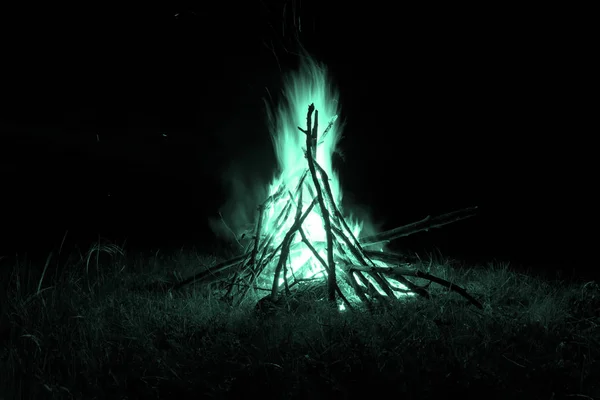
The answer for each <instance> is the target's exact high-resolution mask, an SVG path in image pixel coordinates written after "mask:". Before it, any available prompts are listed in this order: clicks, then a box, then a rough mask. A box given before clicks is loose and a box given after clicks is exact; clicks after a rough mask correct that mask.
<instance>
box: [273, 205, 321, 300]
mask: <svg viewBox="0 0 600 400" xmlns="http://www.w3.org/2000/svg"><path fill="white" fill-rule="evenodd" d="M316 204H317V199H314V200H313V201H312V202H311V203H310V205H309V206H308V208H307V209H306V211H305V212H304V214H303V215H302V217H301V218H299V219H297V220H296V221H295V222H294V225H292V227H291V228H290V230H289V231H288V232H287V233H286V234H285V238H283V242H282V247H281V255H280V256H279V262H278V263H277V267H276V268H275V274H274V277H273V287H272V289H271V298H272V299H273V300H275V299H276V298H277V289H278V288H279V284H278V281H279V275H280V274H281V269H282V268H283V263H284V262H286V260H287V257H288V255H289V253H290V244H291V243H292V239H293V237H294V234H295V233H296V231H297V230H298V228H299V227H300V226H302V224H303V223H304V220H305V219H306V217H308V214H310V213H311V211H312V209H313V207H314V206H315V205H316Z"/></svg>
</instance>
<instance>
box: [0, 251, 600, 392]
mask: <svg viewBox="0 0 600 400" xmlns="http://www.w3.org/2000/svg"><path fill="white" fill-rule="evenodd" d="M113 250H114V251H112V254H109V252H108V251H100V252H92V253H89V254H90V255H92V257H89V258H88V257H87V255H86V253H85V252H82V253H81V252H74V253H72V254H71V255H68V256H67V255H65V254H62V255H60V256H59V257H57V256H56V255H52V256H50V257H48V262H47V263H41V264H39V265H38V264H36V263H33V262H28V261H26V260H24V259H20V260H17V259H11V260H9V259H8V258H4V259H1V260H0V271H1V272H2V279H1V280H0V282H1V283H0V284H1V285H2V287H1V288H0V289H1V291H0V295H2V296H5V297H4V298H0V300H2V301H1V302H0V304H2V309H1V310H0V311H2V315H1V316H0V346H1V347H0V360H1V362H0V393H2V395H0V398H2V399H12V398H15V399H17V398H18V399H34V398H35V399H41V398H59V399H63V398H64V399H68V398H85V399H94V398H118V399H137V398H144V399H152V398H170V397H179V398H198V397H200V398H239V397H241V396H248V395H256V396H261V398H276V399H300V398H312V399H353V398H363V397H364V396H373V395H378V394H383V393H391V394H392V395H393V396H394V397H401V398H405V399H428V398H438V397H439V396H440V395H442V396H449V395H451V394H452V395H454V394H456V395H457V396H460V397H461V398H477V399H481V398H492V399H494V398H496V399H505V398H511V399H562V398H565V399H567V398H568V399H594V398H600V384H598V382H597V379H594V378H593V377H594V376H596V377H598V376H600V362H599V361H598V360H600V357H599V356H600V288H599V287H598V285H597V284H596V283H594V282H558V281H554V282H550V281H545V280H542V279H540V278H535V277H533V276H530V275H527V274H522V273H518V272H516V271H512V270H511V269H509V268H508V267H506V266H502V265H482V266H476V267H469V268H466V267H464V266H461V264H460V262H457V261H450V260H443V259H438V260H428V261H427V263H425V264H423V265H420V266H419V267H420V268H423V269H426V270H428V271H430V272H432V273H435V274H436V275H438V276H440V277H442V278H444V279H447V280H450V281H452V282H456V283H457V284H459V285H462V286H463V287H466V288H467V289H468V290H469V292H470V293H471V294H473V295H474V296H475V297H477V298H478V299H479V300H480V301H481V302H482V303H483V304H484V309H483V310H478V309H476V308H475V307H473V306H471V305H469V304H468V303H467V302H466V301H465V300H464V299H463V298H462V297H460V296H458V295H457V294H455V293H449V292H446V291H444V290H442V288H439V287H433V285H432V288H431V289H432V294H433V296H432V299H430V300H425V299H422V298H419V297H411V298H406V299H404V300H402V301H399V302H398V303H397V304H395V306H394V307H393V308H392V309H388V310H382V311H379V312H375V313H370V312H367V311H356V312H348V311H344V312H339V311H332V309H331V308H330V307H328V306H327V302H326V301H317V300H318V297H319V294H313V297H312V298H311V297H307V298H304V299H303V302H304V303H308V304H309V305H310V306H308V307H294V308H293V309H290V308H286V307H281V308H280V309H278V310H277V312H275V313H271V314H265V313H260V312H257V311H256V309H255V304H256V300H257V299H256V298H249V299H248V300H247V301H245V302H244V303H242V305H241V306H239V307H231V306H230V305H228V304H225V303H223V302H222V301H220V300H219V294H220V292H219V291H218V289H217V288H214V287H213V288H207V287H202V286H199V285H196V286H191V287H187V288H185V289H184V290H180V291H175V292H174V291H172V290H169V289H168V287H169V285H168V284H167V282H172V281H176V280H177V279H181V277H184V276H186V275H189V274H191V273H193V272H197V271H198V269H201V268H206V267H208V266H211V265H214V263H216V262H217V261H218V260H219V259H222V258H223V257H227V256H228V255H227V254H225V255H224V254H208V253H203V252H200V251H198V250H193V249H190V250H181V251H177V252H171V253H169V254H165V253H163V252H160V251H159V252H156V251H153V252H149V253H148V254H125V253H123V254H121V253H120V252H119V251H117V250H115V249H113ZM96 256H97V257H96ZM46 265H48V267H47V268H46V269H45V272H44V267H45V266H46ZM161 282H163V283H164V284H163V283H161Z"/></svg>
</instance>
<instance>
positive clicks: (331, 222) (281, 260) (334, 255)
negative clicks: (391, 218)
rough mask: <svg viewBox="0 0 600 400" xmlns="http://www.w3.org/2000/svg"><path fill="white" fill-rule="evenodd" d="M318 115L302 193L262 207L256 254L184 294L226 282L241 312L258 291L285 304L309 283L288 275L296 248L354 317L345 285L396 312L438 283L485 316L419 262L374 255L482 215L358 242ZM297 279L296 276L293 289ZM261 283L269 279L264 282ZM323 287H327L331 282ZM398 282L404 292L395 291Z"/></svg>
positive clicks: (448, 217) (223, 266)
mask: <svg viewBox="0 0 600 400" xmlns="http://www.w3.org/2000/svg"><path fill="white" fill-rule="evenodd" d="M313 115H314V123H313ZM318 115H319V114H318V111H317V110H315V107H314V105H313V104H311V105H310V106H309V107H308V113H307V117H306V124H307V127H306V129H302V128H300V127H298V129H300V130H301V131H302V132H303V133H304V134H305V135H306V160H307V163H308V168H307V169H306V170H305V171H304V173H303V175H302V176H301V178H300V180H299V183H298V185H297V187H295V188H293V190H290V188H288V187H287V186H286V182H283V183H282V184H281V185H280V187H279V188H278V190H277V191H276V192H275V193H274V194H273V195H272V196H270V197H269V198H268V199H267V200H266V201H265V202H264V203H263V204H261V205H260V206H259V207H258V219H257V222H256V225H255V231H254V237H253V240H252V243H251V246H249V248H248V249H247V250H246V251H245V252H244V254H242V255H240V256H238V257H235V258H233V259H230V260H227V261H225V262H222V263H220V264H218V265H215V266H213V267H211V268H209V269H207V270H205V271H202V272H200V273H198V274H196V275H194V276H191V277H189V278H187V279H185V280H183V281H181V282H180V283H179V284H178V285H177V287H176V288H182V287H184V286H186V285H189V284H191V283H194V282H201V283H212V282H216V281H223V282H225V283H226V285H225V289H226V293H225V298H226V299H228V300H230V301H232V302H233V303H237V304H240V303H241V302H242V301H243V300H244V299H245V298H246V296H247V294H248V292H249V291H250V289H254V290H261V289H262V290H269V291H270V294H269V295H268V296H267V297H266V298H265V299H269V301H271V302H276V301H277V299H278V298H279V296H281V295H282V294H284V295H290V294H291V291H290V288H292V287H293V286H294V285H297V284H298V283H300V282H302V281H305V280H306V278H296V277H295V276H293V273H292V274H290V273H289V271H288V269H289V265H288V263H289V258H290V252H291V251H292V250H294V249H293V248H294V247H295V246H306V247H307V248H308V249H309V250H310V251H311V253H312V255H313V256H314V259H315V260H317V262H318V263H319V264H320V265H321V266H322V267H323V270H324V275H325V277H326V285H327V297H328V299H329V300H330V301H331V302H336V301H337V298H338V297H339V298H340V299H341V300H342V301H343V303H344V305H345V306H346V308H348V309H353V306H352V304H351V302H350V301H349V300H348V298H347V295H346V293H344V292H343V291H342V290H341V289H340V285H339V281H340V279H343V280H345V281H346V282H347V283H348V284H349V285H350V287H351V288H352V289H353V292H354V294H355V295H356V296H357V298H358V299H360V301H361V302H362V303H364V304H366V305H367V306H372V305H373V304H374V302H380V303H383V304H384V305H389V304H391V302H392V301H394V300H397V299H398V296H397V295H396V293H395V292H398V291H401V292H406V293H414V294H417V295H420V296H423V297H425V298H429V297H430V294H429V291H428V287H429V285H430V284H431V282H435V283H437V284H439V285H442V286H444V287H446V288H447V289H448V290H452V291H454V292H456V293H458V294H460V295H462V296H463V297H464V298H466V299H467V300H468V301H469V302H470V303H471V304H473V305H474V306H476V307H478V308H482V306H481V304H480V303H479V302H478V301H477V300H476V299H475V298H473V297H472V296H471V295H469V294H468V293H467V291H466V290H465V289H463V288H461V287H459V286H457V285H455V284H452V283H450V282H448V281H446V280H444V279H441V278H438V277H436V276H433V275H431V274H428V273H425V272H422V271H419V270H418V269H415V268H413V267H412V266H411V263H412V261H414V260H413V259H411V258H409V257H407V256H404V255H401V254H396V253H390V252H384V251H374V250H368V249H367V248H369V247H372V246H374V245H380V244H383V243H388V242H390V241H392V240H395V239H398V238H400V237H404V236H408V235H411V234H414V233H417V232H421V231H427V230H429V229H432V228H438V227H441V226H443V225H447V224H450V223H453V222H456V221H459V220H462V219H465V218H468V217H471V216H473V215H474V214H475V211H476V209H477V207H470V208H466V209H462V210H458V211H453V212H450V213H447V214H443V215H440V216H437V217H433V218H431V217H429V216H428V217H426V218H424V219H422V220H420V221H417V222H414V223H412V224H408V225H405V226H401V227H398V228H395V229H392V230H389V231H385V232H381V233H378V234H376V235H372V236H366V237H361V238H360V239H359V238H356V237H355V235H354V234H353V232H352V230H351V229H350V227H349V226H348V224H347V223H346V221H345V219H344V217H343V216H342V214H341V212H340V210H339V208H338V206H337V204H336V201H335V199H334V196H333V194H332V191H331V187H330V185H329V177H328V176H327V173H326V171H325V170H324V169H323V168H322V167H321V166H320V165H319V164H318V163H317V162H316V160H315V155H316V148H317V144H318V138H317V129H318ZM332 124H333V121H331V122H330V123H329V125H328V126H327V129H326V130H325V131H324V133H323V136H324V135H326V134H327V132H328V131H329V129H330V128H331V126H332ZM305 185H306V186H305ZM304 189H308V190H304ZM304 193H309V194H310V196H311V198H310V199H308V206H307V207H306V208H305V207H304V203H303V202H304V200H305V199H303V195H304ZM286 196H287V197H288V200H287V203H286V205H285V206H284V207H282V210H281V212H280V213H279V215H278V216H277V218H276V219H275V223H274V228H273V229H270V232H263V221H264V217H265V211H267V210H269V208H270V207H272V206H273V205H274V204H278V203H280V202H281V201H282V200H283V199H284V198H285V197H286ZM303 210H304V211H303ZM315 211H317V212H318V213H319V215H320V217H321V219H322V221H323V227H324V231H325V243H314V242H311V241H310V240H309V238H308V236H307V234H306V232H305V230H304V227H303V224H304V222H305V220H306V218H307V217H308V215H309V214H310V213H311V212H315ZM289 218H293V219H294V222H293V224H292V225H291V227H290V228H289V229H288V230H287V232H286V233H285V235H281V233H282V230H283V229H284V227H285V226H286V225H289V222H290V221H289V220H288V219H289ZM286 222H287V224H286ZM296 235H300V238H301V241H297V240H294V239H295V238H296ZM281 236H283V240H281V241H279V242H277V238H279V237H281ZM317 249H326V257H325V258H324V257H322V256H321V254H319V251H318V250H317ZM382 264H383V265H384V266H382ZM270 274H272V276H267V277H266V279H269V280H270V281H271V285H270V286H271V287H270V288H264V287H260V286H259V282H260V281H264V280H265V275H270ZM290 275H292V277H291V278H292V281H291V282H290ZM259 278H261V279H260V281H259ZM368 278H370V279H368ZM409 278H421V279H425V280H428V281H429V283H428V284H427V285H424V286H419V285H417V284H415V283H414V282H412V281H411V280H410V279H409ZM320 279H323V275H321V278H320ZM281 280H283V283H281ZM391 281H395V282H397V283H399V284H400V285H392V284H390V282H391ZM400 287H401V288H402V289H401V288H400ZM282 292H283V293H282Z"/></svg>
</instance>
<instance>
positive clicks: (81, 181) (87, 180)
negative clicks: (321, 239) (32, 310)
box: [0, 0, 595, 274]
mask: <svg viewBox="0 0 600 400" xmlns="http://www.w3.org/2000/svg"><path fill="white" fill-rule="evenodd" d="M216 3H223V4H222V5H218V4H211V5H210V6H205V5H198V6H186V7H183V6H181V7H180V6H178V5H176V3H172V4H171V5H169V6H165V7H162V8H161V7H158V6H156V7H154V8H150V7H149V8H140V9H110V7H108V6H106V7H105V9H94V10H91V9H90V10H86V9H80V10H74V9H58V8H56V7H58V6H56V5H54V4H52V5H51V7H53V8H52V9H28V10H15V11H14V12H7V13H6V14H5V15H4V16H3V17H2V18H3V20H2V24H0V25H1V26H2V28H0V29H2V32H1V34H2V38H3V39H2V41H3V45H2V49H1V50H0V51H1V52H2V56H1V58H2V60H3V61H2V65H3V69H4V72H3V80H2V90H1V91H0V96H1V97H2V100H3V101H2V108H1V111H0V133H1V141H0V179H1V186H0V193H1V197H0V201H1V202H2V204H3V207H2V222H1V223H0V230H1V234H2V241H1V242H0V255H4V254H14V253H15V252H17V251H21V252H23V251H27V252H30V253H35V252H39V253H43V252H47V251H48V250H49V249H53V248H57V247H58V246H59V245H60V242H61V240H62V238H63V236H64V234H65V232H66V231H67V230H68V231H69V235H68V241H69V243H71V244H74V243H77V242H82V243H84V242H86V241H89V240H94V238H97V237H98V235H101V236H103V237H106V238H110V239H113V240H115V241H123V240H124V239H125V238H128V244H129V245H130V246H131V248H138V249H146V248H159V247H164V248H167V247H180V246H181V245H183V244H185V245H193V244H200V245H201V246H202V244H204V245H206V244H207V243H212V242H213V241H214V240H215V239H214V238H215V235H214V234H213V232H211V230H210V228H209V225H208V223H207V221H208V219H209V218H213V217H216V216H217V215H218V212H219V210H220V209H222V206H223V205H224V204H225V203H226V202H227V201H228V200H231V196H230V191H229V189H230V188H231V185H232V183H233V182H236V183H239V182H243V183H244V184H245V185H247V187H248V193H249V195H248V199H249V201H250V203H252V195H251V193H252V192H253V191H257V188H258V189H262V188H264V187H265V186H266V185H268V184H269V182H270V179H271V177H272V176H273V175H272V174H273V171H274V168H275V158H274V155H273V150H272V149H271V144H270V139H269V135H268V131H267V124H266V114H265V108H264V103H263V99H264V98H267V99H269V98H270V97H269V96H273V98H276V97H277V95H278V93H280V91H281V90H282V85H281V82H282V81H281V79H282V77H283V74H284V73H285V72H286V71H290V70H291V69H293V68H296V67H297V66H298V60H299V59H298V56H297V53H298V51H299V45H298V42H297V41H296V37H298V38H299V40H300V42H301V43H302V45H303V46H304V48H305V49H306V50H307V51H308V52H309V53H310V54H311V55H312V56H314V57H315V59H317V60H318V61H320V62H323V63H325V64H326V65H327V66H328V68H329V71H330V73H331V75H332V77H333V81H334V83H335V84H336V85H337V86H338V88H339V90H340V93H341V104H342V113H341V118H342V119H343V120H344V121H345V124H346V129H345V131H344V139H343V140H342V142H341V150H342V152H343V153H344V157H343V160H341V159H340V160H337V161H338V162H337V164H336V165H337V166H338V169H339V173H340V177H341V180H342V188H343V190H344V193H345V198H346V200H347V201H348V206H347V209H349V210H358V207H360V209H361V210H366V212H368V214H366V215H368V216H369V219H370V220H371V221H372V222H374V223H376V224H378V225H379V226H380V227H381V229H389V228H393V227H396V226H399V225H403V224H405V223H409V222H413V221H415V220H418V219H421V218H423V217H425V216H426V215H429V214H430V215H432V216H433V215H437V214H441V213H445V212H449V211H453V210H456V209H459V208H464V207H470V206H474V205H477V206H479V207H480V212H479V215H478V216H477V217H475V218H472V219H470V220H468V221H463V222H458V223H456V224H453V225H450V226H447V227H445V228H442V229H440V230H437V231H435V232H429V233H422V234H418V235H415V236H414V237H411V238H408V239H405V240H401V241H399V242H398V244H397V247H399V248H406V249H412V250H418V251H424V250H425V249H434V248H438V249H440V250H441V251H442V253H443V254H447V255H450V256H454V257H457V258H460V259H463V260H467V261H468V260H473V261H482V260H489V261H491V260H493V259H499V260H510V261H511V262H512V263H513V264H515V265H531V266H534V267H535V268H537V269H547V270H551V271H554V270H558V269H562V270H563V271H565V272H566V273H571V272H573V271H575V272H576V273H578V274H584V273H588V271H587V268H588V265H589V263H593V262H595V260H594V258H595V256H594V254H593V247H591V246H590V245H588V244H586V241H585V238H586V237H590V236H589V235H590V234H588V233H587V232H586V231H585V229H586V224H587V221H589V220H590V218H591V214H592V209H591V207H590V204H593V201H592V200H591V195H592V193H593V189H594V188H593V185H594V184H595V183H594V182H595V181H594V175H593V174H592V173H591V170H592V169H591V166H592V164H593V161H594V159H593V158H591V157H590V156H589V153H590V151H593V149H592V148H591V141H590V137H589V136H590V135H591V134H592V132H593V131H592V130H591V129H590V128H588V127H586V124H585V122H584V121H585V118H586V115H587V113H588V111H587V110H586V107H588V108H590V107H589V106H586V104H585V102H584V101H582V100H581V99H582V98H585V93H586V91H587V89H586V84H587V80H588V78H587V77H588V76H589V75H587V74H588V73H587V72H586V71H587V69H586V68H587V66H588V62H587V61H586V58H587V57H589V56H588V54H587V52H586V51H584V49H583V48H584V47H585V46H583V45H582V41H583V39H582V38H579V37H578V36H577V33H576V32H574V31H572V30H568V29H567V28H566V27H565V28H563V27H562V26H561V24H560V23H558V22H556V21H554V20H549V19H546V18H544V15H543V10H536V11H535V12H531V11H529V10H522V9H521V10H484V9H481V10H472V9H471V10H459V9H452V10H447V9H444V10H442V9H436V8H429V9H421V10H415V9H408V8H405V9H396V10H393V11H392V10H386V9H384V7H383V6H382V7H379V8H372V9H367V8H366V7H365V3H357V4H356V5H354V6H353V5H348V4H347V2H346V3H345V5H344V6H343V7H341V6H340V7H336V6H334V3H335V2H332V3H330V4H331V6H330V7H329V8H322V7H315V6H314V4H317V3H318V2H302V5H301V7H300V5H299V4H300V2H298V3H293V2H292V1H288V2H287V3H286V2H283V1H282V2H277V4H275V3H276V2H272V1H267V0H265V1H264V2H260V1H247V2H243V4H244V5H243V6H239V5H233V4H229V2H216ZM240 3H242V2H240ZM312 3H314V4H312ZM198 4H200V3H198ZM284 5H285V10H284ZM294 5H295V6H294ZM294 9H295V10H296V15H295V16H294V14H293V12H292V11H293V10H294ZM298 21H301V25H299V23H298ZM294 23H296V25H294ZM298 29H301V32H299V33H298ZM295 32H296V33H297V35H296V34H295ZM298 123H299V124H302V123H303V121H298ZM246 206H247V205H246ZM352 207H354V208H352ZM587 229H591V228H590V227H588V228H587ZM46 254H47V253H46ZM588 256H589V257H588ZM581 260H587V263H588V264H585V263H582V262H581Z"/></svg>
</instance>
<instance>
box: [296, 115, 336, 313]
mask: <svg viewBox="0 0 600 400" xmlns="http://www.w3.org/2000/svg"><path fill="white" fill-rule="evenodd" d="M314 111H315V105H314V104H311V105H310V106H308V113H307V115H306V130H304V129H302V128H300V127H298V129H300V131H302V132H304V134H305V135H306V159H307V161H308V169H309V170H310V175H311V176H312V180H313V184H314V186H315V190H316V191H317V199H318V201H319V207H320V209H321V217H322V218H323V225H324V229H325V237H326V240H327V264H328V265H329V273H328V274H327V290H328V294H329V300H330V301H332V302H334V301H335V286H336V285H337V280H336V276H335V261H334V259H333V234H332V232H331V221H330V220H329V210H327V207H325V201H324V200H323V192H322V191H321V185H319V179H318V177H317V171H316V169H315V165H314V162H313V161H314V159H313V153H314V154H315V156H316V146H317V132H318V131H317V129H318V126H319V111H316V112H315V123H314V125H313V126H312V128H311V117H312V113H313V112H314Z"/></svg>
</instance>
